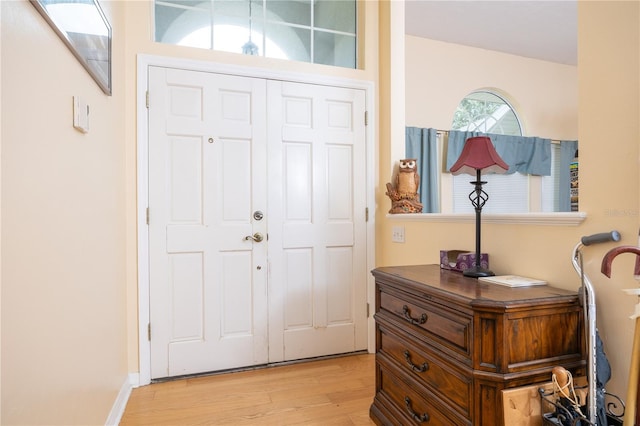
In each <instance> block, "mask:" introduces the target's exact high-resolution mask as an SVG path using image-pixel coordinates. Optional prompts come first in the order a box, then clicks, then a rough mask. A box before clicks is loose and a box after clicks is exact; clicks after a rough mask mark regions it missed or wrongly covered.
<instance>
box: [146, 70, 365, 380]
mask: <svg viewBox="0 0 640 426" xmlns="http://www.w3.org/2000/svg"><path fill="white" fill-rule="evenodd" d="M364 98H365V94H364V91H363V90H359V89H347V88H336V87H328V86H318V85H313V84H302V83H289V82H282V81H275V80H266V79H261V78H251V77H239V76H230V75H222V74H215V73H207V72H197V71H186V70H176V69H170V68H161V67H149V100H150V102H149V247H150V249H149V250H150V259H149V261H150V265H149V270H150V329H151V333H150V334H151V378H161V377H169V376H177V375H184V374H194V373H201V372H207V371H215V370H223V369H229V368H237V367H243V366H250V365H259V364H265V363H270V362H278V361H286V360H293V359H301V358H307V357H314V356H321V355H327V354H337V353H346V352H352V351H355V350H361V349H366V347H367V331H366V330H367V319H366V280H367V270H366V234H365V227H366V224H365V209H366V195H365V180H366V172H365V158H366V155H365V154H366V153H365V149H366V147H365V131H364V108H365V101H364Z"/></svg>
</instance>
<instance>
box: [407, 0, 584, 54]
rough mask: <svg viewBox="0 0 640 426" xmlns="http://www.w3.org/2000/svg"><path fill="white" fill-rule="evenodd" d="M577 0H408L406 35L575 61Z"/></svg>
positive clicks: (511, 52) (510, 52)
mask: <svg viewBox="0 0 640 426" xmlns="http://www.w3.org/2000/svg"><path fill="white" fill-rule="evenodd" d="M577 20H578V19H577V1H576V0H552V1H548V0H511V1H504V0H502V1H485V0H448V1H437V0H405V33H406V34H409V35H413V36H418V37H424V38H429V39H432V40H439V41H444V42H449V43H455V44H462V45H466V46H472V47H478V48H482V49H487V50H496V51H499V52H505V53H509V54H513V55H518V56H524V57H527V58H534V59H541V60H545V61H550V62H556V63H561V64H567V65H577V63H578V52H577V39H578V34H577V32H578V24H577Z"/></svg>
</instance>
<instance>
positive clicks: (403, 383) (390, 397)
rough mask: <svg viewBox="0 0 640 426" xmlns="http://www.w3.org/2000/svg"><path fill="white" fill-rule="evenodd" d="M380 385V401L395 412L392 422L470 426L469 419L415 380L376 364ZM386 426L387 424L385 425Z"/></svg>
mask: <svg viewBox="0 0 640 426" xmlns="http://www.w3.org/2000/svg"><path fill="white" fill-rule="evenodd" d="M376 369H377V374H378V383H379V385H380V390H379V395H378V396H377V398H380V399H381V402H382V403H383V405H384V406H385V408H386V409H387V410H388V411H389V412H390V413H391V419H388V421H389V422H393V424H398V425H407V424H416V425H428V426H458V425H459V426H463V425H464V426H470V425H471V422H470V421H469V420H467V419H464V418H460V416H457V415H455V414H454V413H451V412H449V411H448V410H447V409H445V408H444V407H443V406H442V405H440V404H438V403H437V401H435V400H434V399H433V397H432V396H431V395H430V394H428V393H427V392H426V391H424V390H423V389H420V387H419V386H416V384H415V383H411V380H407V379H406V378H402V377H403V375H402V373H400V374H395V373H394V372H393V368H389V367H388V366H386V365H385V364H384V363H380V362H378V363H376ZM385 424H386V423H385Z"/></svg>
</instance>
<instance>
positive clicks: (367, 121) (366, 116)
mask: <svg viewBox="0 0 640 426" xmlns="http://www.w3.org/2000/svg"><path fill="white" fill-rule="evenodd" d="M147 94H148V92H147ZM147 108H149V105H147ZM364 125H365V126H368V125H369V111H365V112H364Z"/></svg>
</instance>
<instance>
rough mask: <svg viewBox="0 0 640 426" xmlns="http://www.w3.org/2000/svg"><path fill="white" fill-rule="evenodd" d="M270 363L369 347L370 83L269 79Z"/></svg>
mask: <svg viewBox="0 0 640 426" xmlns="http://www.w3.org/2000/svg"><path fill="white" fill-rule="evenodd" d="M267 99H268V100H269V108H268V118H267V122H268V123H270V124H271V125H270V126H269V135H268V156H269V158H268V164H269V166H268V169H269V215H268V217H269V224H270V225H269V248H268V251H269V259H270V260H269V264H270V279H269V283H270V284H269V310H270V312H271V314H270V326H269V342H270V344H269V360H270V362H276V361H283V360H293V359H300V358H308V357H315V356H322V355H328V354H338V353H346V352H352V351H356V350H361V349H366V347H367V335H366V333H367V321H366V277H367V271H366V229H365V227H366V220H365V209H366V194H365V187H366V185H365V183H366V182H365V180H366V168H365V157H366V146H365V140H366V139H365V127H364V126H365V125H364V114H365V93H364V91H363V90H357V89H345V88H336V87H328V86H320V85H312V84H301V83H289V82H279V81H269V82H268V84H267Z"/></svg>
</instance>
